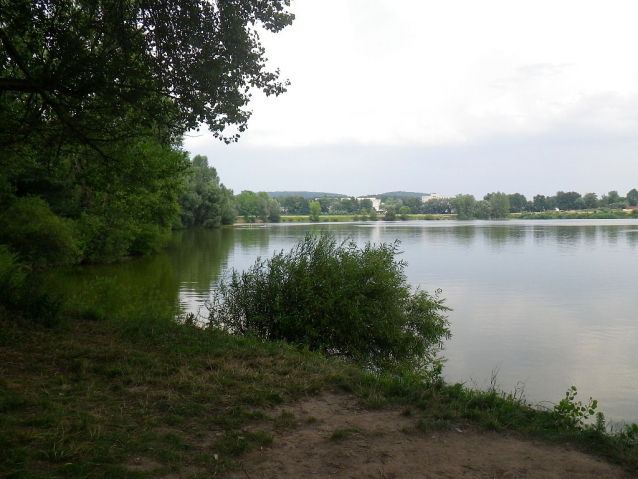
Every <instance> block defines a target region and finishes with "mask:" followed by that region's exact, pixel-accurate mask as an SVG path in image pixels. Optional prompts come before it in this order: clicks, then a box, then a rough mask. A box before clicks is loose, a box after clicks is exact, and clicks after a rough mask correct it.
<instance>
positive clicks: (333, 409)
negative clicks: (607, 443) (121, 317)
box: [224, 393, 635, 479]
mask: <svg viewBox="0 0 638 479" xmlns="http://www.w3.org/2000/svg"><path fill="white" fill-rule="evenodd" d="M281 411H287V412H290V413H293V414H294V415H295V418H296V419H297V422H298V426H297V427H293V428H290V429H289V430H280V431H279V432H277V433H276V434H275V440H274V442H273V445H272V446H271V447H268V448H263V449H261V450H257V451H252V452H250V453H248V454H246V455H245V456H244V457H243V462H242V466H241V468H240V469H238V470H235V471H232V472H230V473H227V474H225V475H224V477H226V478H231V479H236V478H237V479H238V478H241V479H264V478H282V479H283V478H313V479H319V478H348V479H350V478H352V479H354V478H356V479H363V478H375V479H377V478H378V479H381V478H383V479H389V478H432V479H434V478H457V477H478V478H490V479H494V478H499V479H500V478H508V479H513V478H538V479H541V478H542V479H553V478H561V479H593V478H606V479H610V478H630V477H635V476H632V475H630V474H629V473H627V472H626V471H623V470H622V469H621V468H618V467H615V466H612V465H610V464H607V463H605V462H602V461H601V460H599V459H596V458H595V457H592V456H589V455H586V454H583V453H580V452H578V451H576V450H573V449H572V448H570V447H569V445H565V446H549V445H544V444H540V443H536V442H526V441H522V440H520V439H517V438H514V437H512V436H508V435H506V434H497V433H492V432H479V431H477V430H475V429H474V428H471V427H467V426H465V427H462V426H460V427H453V428H452V429H451V430H448V431H444V432H440V431H434V432H428V433H423V432H419V431H417V430H416V429H415V419H414V418H412V417H406V416H404V415H402V414H401V409H397V408H389V409H383V410H368V409H364V408H362V407H360V406H358V405H357V404H356V402H355V400H353V399H351V398H348V397H345V396H342V395H337V394H331V393H324V394H322V395H320V396H317V397H314V398H309V399H308V400H306V401H304V402H301V403H299V404H297V405H292V406H290V405H288V406H286V407H283V408H281V409H280V410H279V412H278V413H280V412H281ZM335 430H348V431H349V433H350V434H349V435H348V436H347V437H344V438H341V439H335V438H333V433H334V432H335Z"/></svg>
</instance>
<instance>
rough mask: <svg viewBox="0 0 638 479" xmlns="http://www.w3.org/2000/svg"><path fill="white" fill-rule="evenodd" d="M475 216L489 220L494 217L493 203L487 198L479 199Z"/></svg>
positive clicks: (475, 208) (475, 207)
mask: <svg viewBox="0 0 638 479" xmlns="http://www.w3.org/2000/svg"><path fill="white" fill-rule="evenodd" d="M474 216H475V218H476V219H479V220H489V219H490V218H491V217H492V205H491V204H490V202H489V201H487V200H481V201H477V202H476V205H475V206H474Z"/></svg>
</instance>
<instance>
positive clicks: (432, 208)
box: [412, 198, 453, 215]
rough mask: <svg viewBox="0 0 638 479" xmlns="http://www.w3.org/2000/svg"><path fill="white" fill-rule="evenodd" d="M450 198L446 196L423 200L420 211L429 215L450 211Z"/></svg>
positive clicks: (448, 212) (443, 213) (451, 206)
mask: <svg viewBox="0 0 638 479" xmlns="http://www.w3.org/2000/svg"><path fill="white" fill-rule="evenodd" d="M452 209H453V204H452V200H450V199H448V198H433V199H431V200H428V201H426V202H424V203H423V204H422V206H421V212H422V213H425V214H431V215H445V214H450V213H452ZM412 211H414V210H412Z"/></svg>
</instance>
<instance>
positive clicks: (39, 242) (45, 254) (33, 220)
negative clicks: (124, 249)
mask: <svg viewBox="0 0 638 479" xmlns="http://www.w3.org/2000/svg"><path fill="white" fill-rule="evenodd" d="M78 236H79V235H78V232H77V230H76V227H75V224H74V222H73V221H72V220H69V219H66V218H60V217H59V216H56V215H55V214H54V213H53V211H51V208H50V207H49V205H48V204H47V202H46V201H44V200H43V199H42V198H36V197H25V198H19V199H16V200H15V201H14V202H13V204H11V206H9V207H8V208H6V209H5V210H4V211H3V212H2V213H1V214H0V241H1V242H2V243H4V244H7V245H10V246H11V248H12V249H13V251H15V252H17V253H19V254H20V256H21V257H22V258H23V259H24V260H26V261H28V262H29V263H31V264H34V265H37V266H48V265H70V264H75V263H77V262H78V261H79V259H80V257H81V247H80V242H79V237H78Z"/></svg>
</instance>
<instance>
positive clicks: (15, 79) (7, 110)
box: [0, 0, 294, 157]
mask: <svg viewBox="0 0 638 479" xmlns="http://www.w3.org/2000/svg"><path fill="white" fill-rule="evenodd" d="M288 6H289V0H241V1H238V0H166V1H162V2H156V1H149V0H36V1H31V0H13V1H11V2H2V8H1V9H0V151H2V149H3V148H7V147H18V146H19V145H21V144H24V142H25V140H26V139H28V140H29V141H30V142H31V143H32V144H33V143H34V142H36V143H39V144H41V145H50V144H52V143H54V144H60V143H62V142H67V143H68V142H78V143H80V144H83V145H88V146H90V147H91V148H92V149H93V150H94V151H98V152H99V153H100V156H102V157H109V156H112V155H111V154H110V152H108V151H106V150H105V148H104V145H105V143H107V142H113V141H119V140H122V139H127V138H131V137H133V136H148V135H156V136H157V137H158V138H161V139H162V140H164V142H166V141H170V140H171V138H172V137H174V136H175V135H177V136H179V135H181V134H182V133H183V132H184V131H186V130H188V129H192V128H197V127H198V125H199V124H202V123H204V124H207V125H208V127H209V128H210V130H211V131H213V132H214V133H215V135H216V136H218V137H219V138H221V139H224V140H226V141H233V140H236V139H237V134H230V135H227V134H225V133H224V129H225V127H226V126H228V125H234V126H236V128H237V131H239V132H241V131H243V130H244V129H245V128H246V122H247V120H248V118H249V117H250V111H248V110H246V104H247V103H248V100H249V98H250V92H249V90H250V89H251V88H257V89H260V90H262V91H264V92H265V93H266V94H267V95H270V94H275V95H277V94H279V93H282V92H283V91H285V88H286V85H287V82H285V81H280V79H279V71H278V70H275V71H268V70H267V69H266V58H265V56H264V53H265V52H264V49H263V47H262V46H261V43H260V39H259V33H258V30H259V28H263V29H266V30H269V31H273V32H277V31H279V30H281V29H282V28H284V27H285V26H287V25H289V24H290V23H291V22H292V20H293V18H294V15H293V14H291V13H289V12H288V10H287V7H288Z"/></svg>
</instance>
